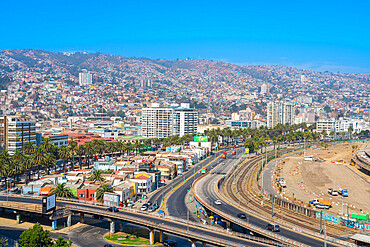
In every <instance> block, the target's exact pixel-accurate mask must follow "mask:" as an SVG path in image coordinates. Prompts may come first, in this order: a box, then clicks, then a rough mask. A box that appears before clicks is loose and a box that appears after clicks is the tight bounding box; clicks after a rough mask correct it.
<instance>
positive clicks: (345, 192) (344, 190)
mask: <svg viewBox="0 0 370 247" xmlns="http://www.w3.org/2000/svg"><path fill="white" fill-rule="evenodd" d="M339 194H340V195H342V196H343V197H348V191H347V189H339Z"/></svg>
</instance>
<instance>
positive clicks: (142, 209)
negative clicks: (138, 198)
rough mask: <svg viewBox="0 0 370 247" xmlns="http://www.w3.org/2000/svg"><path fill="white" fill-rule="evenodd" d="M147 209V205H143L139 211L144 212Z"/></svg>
mask: <svg viewBox="0 0 370 247" xmlns="http://www.w3.org/2000/svg"><path fill="white" fill-rule="evenodd" d="M147 209H148V204H143V205H142V206H141V208H140V210H141V211H146V210H147Z"/></svg>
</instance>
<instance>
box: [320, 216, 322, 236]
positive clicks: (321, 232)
mask: <svg viewBox="0 0 370 247" xmlns="http://www.w3.org/2000/svg"><path fill="white" fill-rule="evenodd" d="M321 233H322V211H320V234H321Z"/></svg>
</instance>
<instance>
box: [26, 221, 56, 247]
mask: <svg viewBox="0 0 370 247" xmlns="http://www.w3.org/2000/svg"><path fill="white" fill-rule="evenodd" d="M19 245H20V246H22V247H37V246H43V247H49V246H50V247H51V246H53V240H52V239H51V236H50V232H49V231H48V230H44V229H43V228H42V226H41V225H40V223H36V224H34V225H33V227H32V228H30V229H27V230H26V231H24V232H23V233H22V234H21V236H20V238H19Z"/></svg>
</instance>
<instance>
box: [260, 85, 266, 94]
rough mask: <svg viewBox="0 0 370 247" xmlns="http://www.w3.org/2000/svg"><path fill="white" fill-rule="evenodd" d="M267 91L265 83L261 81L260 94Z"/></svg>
mask: <svg viewBox="0 0 370 247" xmlns="http://www.w3.org/2000/svg"><path fill="white" fill-rule="evenodd" d="M266 93H267V85H266V84H265V83H263V84H262V85H261V94H266Z"/></svg>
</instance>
